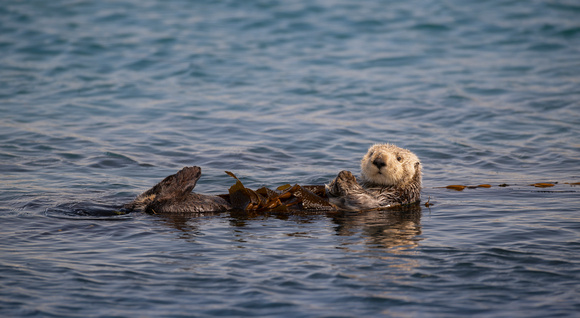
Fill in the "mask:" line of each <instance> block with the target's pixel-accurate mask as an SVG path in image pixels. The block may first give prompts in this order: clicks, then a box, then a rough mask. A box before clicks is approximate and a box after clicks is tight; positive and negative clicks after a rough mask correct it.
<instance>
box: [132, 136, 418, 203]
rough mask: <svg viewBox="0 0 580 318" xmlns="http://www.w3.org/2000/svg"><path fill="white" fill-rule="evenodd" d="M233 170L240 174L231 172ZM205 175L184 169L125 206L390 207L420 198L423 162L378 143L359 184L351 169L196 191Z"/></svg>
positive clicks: (195, 169) (363, 163)
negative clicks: (287, 183)
mask: <svg viewBox="0 0 580 318" xmlns="http://www.w3.org/2000/svg"><path fill="white" fill-rule="evenodd" d="M228 174H230V175H231V176H233V177H234V178H236V177H235V176H234V175H233V174H232V173H229V172H228ZM200 177H201V168H200V167H185V168H183V169H182V170H180V171H179V172H177V173H176V174H173V175H170V176H168V177H166V178H165V179H163V181H161V182H159V183H158V184H157V185H155V186H154V187H153V188H151V189H149V190H147V191H145V192H143V193H142V194H140V195H139V196H137V197H136V198H135V200H133V201H132V202H130V203H128V204H126V205H125V206H124V210H126V211H134V210H141V211H145V212H148V213H186V212H194V213H196V212H197V213H199V212H223V211H229V210H234V209H238V210H239V209H242V210H244V209H245V210H248V209H252V210H260V209H262V210H268V209H273V210H276V211H295V210H296V209H302V210H312V209H315V210H318V211H330V210H335V211H336V210H366V209H377V208H379V209H380V208H389V207H393V206H397V205H405V204H410V203H414V202H417V201H419V199H420V190H421V163H420V162H419V159H418V158H417V156H415V155H414V154H413V153H412V152H410V151H409V150H406V149H402V148H399V147H397V146H394V145H389V144H377V145H374V146H372V147H370V148H369V151H368V153H367V154H366V155H365V156H364V157H363V159H362V161H361V179H360V183H359V182H358V181H357V179H356V178H355V177H354V176H353V174H352V173H351V172H349V171H341V172H340V173H339V174H338V176H337V177H336V178H335V179H334V180H333V181H332V182H330V183H329V184H328V185H326V186H325V187H323V186H318V187H317V186H298V185H295V186H294V187H290V188H287V189H286V190H277V191H275V190H270V189H266V188H262V189H259V190H257V191H253V190H250V189H247V188H245V187H243V185H242V184H241V182H240V181H239V180H238V179H237V178H236V180H237V183H236V185H235V186H232V188H230V194H226V195H218V196H215V195H204V194H198V193H193V192H191V191H192V190H193V188H194V187H195V185H196V183H197V180H198V179H199V178H200ZM320 189H322V191H320ZM260 190H262V191H260Z"/></svg>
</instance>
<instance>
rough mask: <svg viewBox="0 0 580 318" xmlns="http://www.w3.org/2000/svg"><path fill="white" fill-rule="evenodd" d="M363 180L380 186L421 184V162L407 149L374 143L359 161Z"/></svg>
mask: <svg viewBox="0 0 580 318" xmlns="http://www.w3.org/2000/svg"><path fill="white" fill-rule="evenodd" d="M360 166H361V174H362V179H363V181H364V182H367V183H371V184H377V185H382V186H396V187H405V186H407V185H409V184H412V183H415V184H418V185H419V187H420V186H421V162H420V161H419V158H417V156H416V155H415V154H414V153H412V152H410V151H409V150H407V149H403V148H399V147H397V146H395V145H389V144H376V145H373V146H371V147H370V148H369V151H368V152H367V154H366V155H365V156H364V157H363V158H362V161H361V164H360Z"/></svg>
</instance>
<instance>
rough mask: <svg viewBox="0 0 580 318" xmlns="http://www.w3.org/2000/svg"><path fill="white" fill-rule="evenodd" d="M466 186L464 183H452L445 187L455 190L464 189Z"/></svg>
mask: <svg viewBox="0 0 580 318" xmlns="http://www.w3.org/2000/svg"><path fill="white" fill-rule="evenodd" d="M466 187H467V186H464V185H459V184H452V185H448V186H446V187H445V188H447V189H451V190H455V191H463V189H465V188H466Z"/></svg>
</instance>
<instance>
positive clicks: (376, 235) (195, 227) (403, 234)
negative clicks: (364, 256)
mask: <svg viewBox="0 0 580 318" xmlns="http://www.w3.org/2000/svg"><path fill="white" fill-rule="evenodd" d="M323 215H326V217H328V218H330V219H331V221H332V223H334V224H335V225H336V227H335V231H336V234H337V235H338V236H341V237H352V238H354V240H353V241H350V242H346V243H343V244H344V245H345V246H343V247H346V246H348V245H351V248H355V246H361V245H364V246H366V248H367V249H369V248H370V249H382V250H388V252H389V253H395V254H396V253H400V252H403V251H407V250H409V249H413V248H415V247H417V246H418V245H419V242H420V241H421V238H420V237H419V235H421V222H420V221H421V206H420V205H419V204H416V205H412V206H408V207H405V208H400V209H394V210H383V211H367V212H359V213H328V214H325V213H323ZM157 216H158V217H159V218H160V219H161V221H162V222H163V223H164V224H165V225H169V226H171V227H173V228H175V229H177V230H178V231H179V232H180V233H182V235H183V237H184V238H191V237H192V236H196V235H198V234H200V233H201V232H203V230H202V229H200V227H201V223H203V222H202V221H201V219H206V218H207V217H208V216H209V217H214V216H215V217H218V216H219V217H222V218H224V217H225V218H226V219H227V222H228V223H229V226H230V227H232V228H244V227H247V226H248V225H249V224H251V223H252V222H258V221H261V220H267V219H269V218H275V219H279V220H284V221H288V222H291V223H293V224H301V223H309V222H313V218H315V219H318V220H319V219H320V217H321V215H320V213H313V214H307V213H304V214H292V215H288V214H272V213H258V212H235V211H234V212H228V213H227V214H224V213H215V214H208V213H203V214H199V213H185V214H160V215H157ZM322 218H324V216H322ZM292 227H293V226H292V225H289V226H288V229H289V230H292ZM313 235H314V234H313ZM314 236H316V235H314Z"/></svg>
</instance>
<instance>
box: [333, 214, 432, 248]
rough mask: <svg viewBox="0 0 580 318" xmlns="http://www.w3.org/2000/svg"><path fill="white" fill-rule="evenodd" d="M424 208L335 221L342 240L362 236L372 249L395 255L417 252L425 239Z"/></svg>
mask: <svg viewBox="0 0 580 318" xmlns="http://www.w3.org/2000/svg"><path fill="white" fill-rule="evenodd" d="M420 221H421V206H420V205H419V204H416V205H412V206H408V207H405V208H401V209H397V210H383V211H369V212H363V213H357V214H344V215H340V216H335V217H333V222H334V223H335V224H336V225H337V227H336V232H337V234H338V235H340V236H353V235H359V236H360V237H361V238H362V239H363V240H364V244H365V245H366V246H368V247H370V248H381V249H389V251H390V252H392V253H397V252H400V251H404V250H408V249H412V248H415V247H417V246H418V245H419V241H420V240H421V238H419V237H418V236H419V235H420V234H421V223H420Z"/></svg>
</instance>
